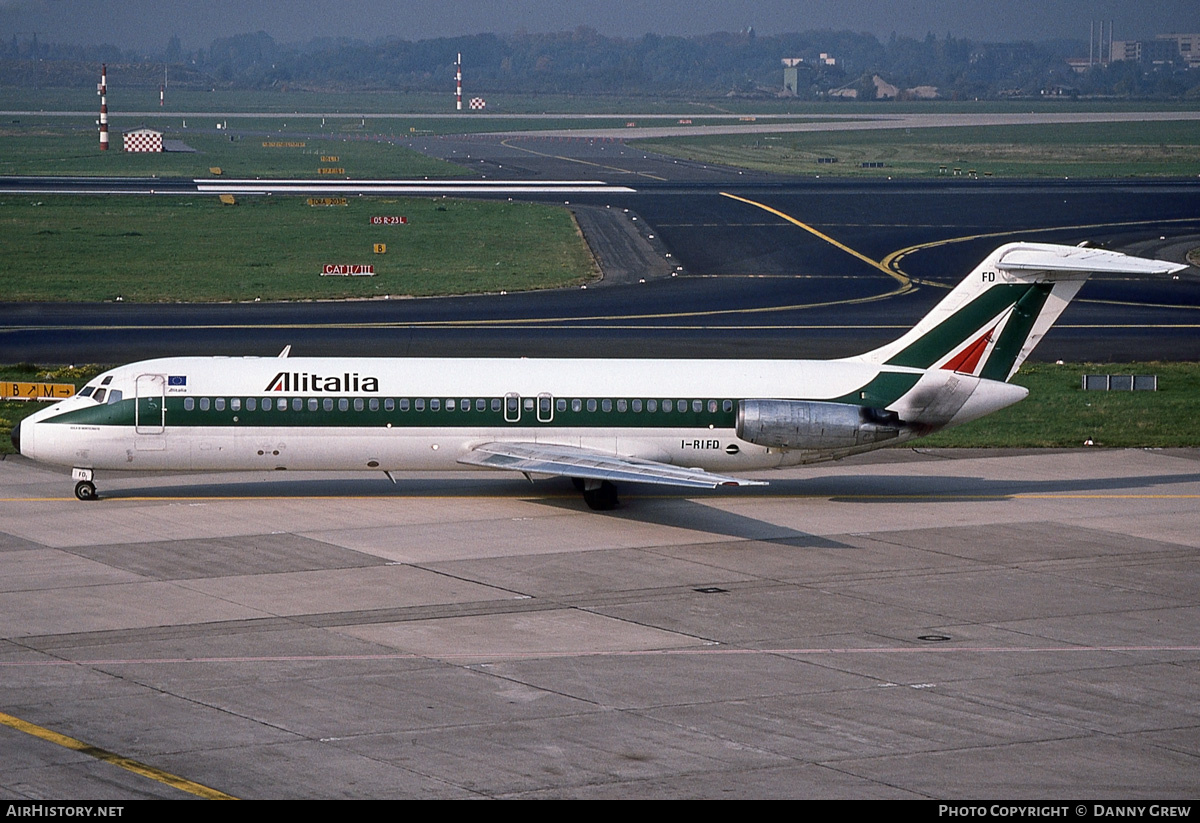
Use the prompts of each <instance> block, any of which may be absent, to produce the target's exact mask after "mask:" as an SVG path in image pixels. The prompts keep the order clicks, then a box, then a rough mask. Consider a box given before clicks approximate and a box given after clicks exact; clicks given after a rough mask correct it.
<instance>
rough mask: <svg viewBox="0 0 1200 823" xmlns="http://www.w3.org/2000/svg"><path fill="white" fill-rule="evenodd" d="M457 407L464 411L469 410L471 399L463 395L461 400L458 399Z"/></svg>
mask: <svg viewBox="0 0 1200 823" xmlns="http://www.w3.org/2000/svg"><path fill="white" fill-rule="evenodd" d="M458 407H459V408H460V409H461V410H463V411H465V412H468V411H470V410H471V399H470V398H468V397H464V398H463V399H462V400H461V401H459V404H458Z"/></svg>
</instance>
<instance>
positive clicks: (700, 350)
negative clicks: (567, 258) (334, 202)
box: [0, 141, 1200, 363]
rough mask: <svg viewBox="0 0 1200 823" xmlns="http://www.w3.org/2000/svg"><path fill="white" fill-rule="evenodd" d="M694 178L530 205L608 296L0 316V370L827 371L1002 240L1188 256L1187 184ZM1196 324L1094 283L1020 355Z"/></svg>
mask: <svg viewBox="0 0 1200 823" xmlns="http://www.w3.org/2000/svg"><path fill="white" fill-rule="evenodd" d="M547 144H548V145H557V144H554V143H552V141H547ZM584 145H585V146H586V145H590V144H584ZM614 145H616V144H614ZM560 148H561V147H560ZM582 150H583V149H582V148H581V149H580V151H582ZM587 150H589V151H590V150H591V149H590V148H589V149H587ZM548 162H549V161H548ZM639 162H640V163H641V165H631V166H630V168H633V169H635V170H641V171H645V172H646V173H647V174H654V175H656V176H659V177H661V176H663V175H662V174H660V172H665V171H666V170H667V169H666V167H667V166H668V165H670V166H674V164H673V163H671V162H670V161H664V160H663V159H662V158H659V159H657V160H654V161H653V162H651V160H649V159H648V160H645V161H639ZM550 168H551V169H552V170H554V171H563V168H562V167H560V166H559V165H551V166H550ZM594 171H595V170H594V169H588V172H589V173H594ZM701 171H702V172H703V173H705V174H707V173H708V172H709V171H711V170H701ZM691 173H692V172H691V171H688V170H683V171H679V172H677V173H676V174H677V175H678V176H679V177H680V178H681V179H680V180H678V181H672V182H666V183H663V182H657V183H656V182H654V181H653V180H649V179H646V178H644V177H639V178H638V180H637V181H636V182H635V183H633V184H631V185H630V186H628V188H630V189H633V191H620V190H615V189H616V186H615V184H614V187H613V188H614V190H606V191H589V192H584V193H580V194H573V195H569V196H563V195H546V194H544V195H532V194H527V195H524V196H525V197H527V198H529V199H541V200H543V201H544V202H559V203H561V202H563V201H564V200H569V201H570V205H571V206H572V207H573V208H576V209H577V210H582V209H588V210H590V214H592V215H593V217H595V221H594V223H593V225H591V226H586V225H585V226H584V229H585V232H586V233H587V234H588V236H589V237H590V238H591V239H592V241H593V248H594V249H596V248H600V246H598V245H597V238H598V237H602V236H607V235H608V234H612V235H613V236H618V239H619V236H624V237H627V238H632V239H630V241H629V242H628V243H625V244H622V243H618V244H617V246H616V247H615V248H616V252H617V258H618V259H617V267H618V268H622V269H623V271H624V279H622V280H621V282H622V283H624V285H621V286H619V287H612V288H594V287H593V288H589V289H588V290H587V291H586V292H584V291H580V290H559V291H550V292H540V293H525V294H515V293H510V294H507V295H504V296H500V295H483V296H476V297H456V298H447V299H422V300H398V299H393V300H378V301H367V302H351V303H326V302H313V303H293V304H284V303H271V304H266V303H264V304H237V305H235V304H224V305H184V304H168V305H150V306H138V305H134V304H127V303H122V304H117V303H108V304H95V305H81V304H65V303H63V304H50V303H41V304H28V303H22V304H4V303H0V360H3V361H6V362H20V361H29V362H39V363H70V362H111V363H120V362H130V361H133V360H139V359H144V358H146V357H149V356H168V355H182V354H221V355H244V354H257V355H274V354H276V353H278V352H279V350H280V349H282V348H283V347H284V346H286V345H292V346H293V347H294V348H293V350H294V351H295V352H296V353H303V354H308V355H326V356H336V355H340V354H344V353H346V352H347V351H353V352H355V353H356V354H361V355H371V356H405V355H436V354H444V353H447V352H454V353H456V354H461V355H474V356H575V357H595V356H610V357H624V356H641V355H643V354H644V353H645V352H646V351H647V350H650V351H653V352H655V353H656V354H659V355H661V356H664V357H795V358H804V357H811V358H820V357H841V356H848V355H852V354H856V353H859V352H862V351H865V350H867V349H869V348H872V347H874V346H878V345H881V344H883V343H885V342H887V341H888V340H891V339H894V338H895V337H897V336H899V334H900V333H902V332H903V331H904V330H906V329H907V328H909V327H911V326H912V325H913V324H914V323H915V322H916V321H917V320H918V319H919V318H920V317H921V316H923V315H924V314H926V313H927V312H928V311H929V310H930V309H931V308H932V306H933V305H934V304H935V303H936V302H937V301H938V300H939V299H940V298H941V296H942V295H943V294H944V293H945V288H946V287H947V286H949V285H951V284H953V283H954V282H957V280H959V279H961V278H962V277H963V276H965V275H966V273H967V272H969V271H970V270H971V269H972V268H973V267H974V266H975V265H976V264H977V263H978V262H979V260H981V259H982V258H983V257H984V256H985V255H986V254H987V253H988V252H990V251H991V250H992V249H993V248H995V247H996V246H998V245H1000V244H1001V243H1004V242H1008V241H1010V240H1018V239H1019V240H1036V241H1046V242H1058V243H1069V244H1074V243H1079V242H1083V241H1090V242H1099V243H1105V244H1108V245H1109V247H1111V248H1114V249H1117V250H1121V251H1128V252H1131V253H1134V254H1139V255H1143V256H1150V257H1155V256H1165V257H1166V258H1167V259H1172V260H1181V259H1182V257H1183V255H1184V254H1185V253H1186V252H1187V251H1188V250H1190V249H1192V248H1195V247H1196V246H1200V187H1198V186H1197V185H1196V184H1194V183H1192V182H1190V181H1137V182H1130V181H1094V182H1092V181H1084V182H1079V181H1043V182H1013V181H1008V182H1001V181H970V182H965V183H963V182H962V181H954V182H933V183H919V182H900V181H875V182H860V181H829V180H807V181H805V180H790V181H787V180H784V181H773V182H769V183H768V182H765V181H764V180H762V179H759V180H757V181H753V180H751V181H742V182H740V183H738V185H736V186H735V185H728V186H726V185H720V184H717V183H713V182H706V181H705V180H702V179H697V180H692V179H691V177H690V175H691ZM549 179H554V180H565V179H567V178H565V177H555V178H549ZM624 182H629V181H628V180H625V181H624ZM724 182H725V183H726V184H732V183H734V182H737V181H733V180H730V179H728V178H726V179H725V181H724ZM157 185H161V181H160V183H158V184H157ZM192 185H194V184H192ZM493 196H501V197H507V195H493ZM597 215H598V217H596V216H597ZM634 218H637V219H636V220H634ZM601 229H605V231H601ZM608 229H611V232H609V231H607V230H608ZM610 239H611V238H610ZM605 242H608V240H605ZM667 255H670V257H667ZM651 261H655V262H654V263H653V264H652V263H651ZM663 264H665V265H663ZM639 271H641V272H643V273H644V274H643V275H642V277H641V278H639V277H638V272H639ZM671 274H674V276H671ZM638 279H646V282H645V283H638V282H637V281H638ZM905 284H907V285H905ZM397 297H400V295H397ZM1198 311H1200V276H1198V275H1197V273H1196V272H1195V270H1191V271H1189V272H1186V273H1184V274H1182V275H1180V276H1179V279H1178V280H1169V281H1161V282H1150V281H1125V280H1118V279H1113V278H1093V280H1092V281H1091V282H1089V283H1088V284H1087V286H1086V287H1085V288H1084V290H1083V292H1082V293H1081V295H1080V299H1079V300H1077V301H1075V302H1074V303H1072V305H1071V306H1070V307H1069V308H1068V310H1067V312H1066V313H1065V315H1064V316H1063V318H1062V319H1061V320H1060V322H1059V324H1058V325H1056V327H1055V328H1054V329H1053V330H1052V332H1051V333H1050V334H1049V335H1048V336H1047V338H1046V340H1045V341H1044V342H1043V344H1042V345H1041V346H1040V347H1039V348H1038V350H1037V351H1036V353H1035V355H1034V356H1035V357H1036V358H1041V359H1048V360H1055V359H1065V360H1105V359H1107V360H1114V361H1130V360H1138V359H1162V358H1166V359H1178V360H1188V359H1200V314H1198Z"/></svg>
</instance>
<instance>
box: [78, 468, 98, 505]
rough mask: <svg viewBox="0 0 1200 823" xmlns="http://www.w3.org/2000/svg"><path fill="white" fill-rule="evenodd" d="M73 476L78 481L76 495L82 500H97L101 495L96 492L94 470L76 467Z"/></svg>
mask: <svg viewBox="0 0 1200 823" xmlns="http://www.w3.org/2000/svg"><path fill="white" fill-rule="evenodd" d="M71 477H72V478H73V479H74V480H76V481H78V482H77V483H76V484H75V496H76V497H77V498H79V499H80V500H96V499H98V498H99V497H100V495H99V494H98V493H97V492H96V484H95V483H93V482H92V470H91V469H80V468H75V469H72V470H71Z"/></svg>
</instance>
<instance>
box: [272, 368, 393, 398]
mask: <svg viewBox="0 0 1200 823" xmlns="http://www.w3.org/2000/svg"><path fill="white" fill-rule="evenodd" d="M266 391H277V392H301V393H306V394H308V393H320V392H333V393H336V394H353V393H359V392H378V391H379V378H377V377H362V376H360V375H359V374H358V373H357V372H355V373H353V374H351V373H343V374H332V375H324V374H315V373H312V372H287V371H281V372H279V374H277V375H275V376H274V377H272V378H271V380H270V382H268V383H267V388H266Z"/></svg>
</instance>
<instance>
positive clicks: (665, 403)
mask: <svg viewBox="0 0 1200 823" xmlns="http://www.w3.org/2000/svg"><path fill="white" fill-rule="evenodd" d="M673 410H674V406H673V405H672V404H671V401H670V400H664V401H663V411H665V412H669V411H673Z"/></svg>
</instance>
